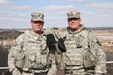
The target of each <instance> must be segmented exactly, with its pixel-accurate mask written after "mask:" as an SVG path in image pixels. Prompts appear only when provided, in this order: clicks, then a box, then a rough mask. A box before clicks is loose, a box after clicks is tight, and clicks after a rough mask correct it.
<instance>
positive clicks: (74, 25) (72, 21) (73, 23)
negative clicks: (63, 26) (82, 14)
mask: <svg viewBox="0 0 113 75" xmlns="http://www.w3.org/2000/svg"><path fill="white" fill-rule="evenodd" d="M68 25H69V27H70V28H71V29H72V30H77V29H79V27H80V18H69V19H68Z"/></svg>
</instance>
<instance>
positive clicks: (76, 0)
mask: <svg viewBox="0 0 113 75" xmlns="http://www.w3.org/2000/svg"><path fill="white" fill-rule="evenodd" d="M65 1H70V2H72V1H73V2H86V1H91V0H65Z"/></svg>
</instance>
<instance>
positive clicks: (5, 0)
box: [0, 0, 9, 5]
mask: <svg viewBox="0 0 113 75" xmlns="http://www.w3.org/2000/svg"><path fill="white" fill-rule="evenodd" d="M8 3H9V2H8V1H7V0H0V5H4V4H8Z"/></svg>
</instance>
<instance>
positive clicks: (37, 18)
mask: <svg viewBox="0 0 113 75" xmlns="http://www.w3.org/2000/svg"><path fill="white" fill-rule="evenodd" d="M31 20H32V21H42V22H44V14H42V13H39V12H33V13H32V14H31Z"/></svg>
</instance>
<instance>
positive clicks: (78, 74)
mask: <svg viewBox="0 0 113 75" xmlns="http://www.w3.org/2000/svg"><path fill="white" fill-rule="evenodd" d="M67 17H68V18H67V20H68V25H69V27H67V28H66V29H62V30H61V29H60V30H57V31H56V30H55V32H54V33H55V34H56V36H57V37H58V39H59V38H62V39H63V40H64V44H65V47H66V52H63V55H64V64H65V75H104V74H105V73H106V65H105V62H106V55H105V53H104V51H103V50H102V49H101V44H100V42H99V41H98V40H97V38H96V37H95V36H94V35H93V34H92V33H91V32H90V31H88V30H86V28H85V27H84V26H83V25H82V24H80V21H81V18H80V12H78V11H71V12H68V13H67Z"/></svg>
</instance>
